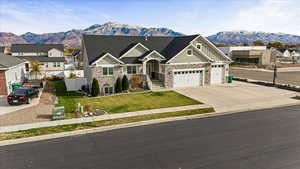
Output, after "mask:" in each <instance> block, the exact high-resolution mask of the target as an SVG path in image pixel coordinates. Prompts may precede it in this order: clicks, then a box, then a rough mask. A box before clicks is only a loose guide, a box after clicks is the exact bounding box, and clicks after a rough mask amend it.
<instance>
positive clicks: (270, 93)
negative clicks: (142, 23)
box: [175, 81, 300, 112]
mask: <svg viewBox="0 0 300 169" xmlns="http://www.w3.org/2000/svg"><path fill="white" fill-rule="evenodd" d="M175 91H177V92H179V93H181V94H183V95H185V96H188V97H191V98H193V99H196V100H199V101H201V102H204V103H205V104H208V105H211V106H213V107H214V108H215V110H216V111H217V112H226V111H244V110H255V109H262V108H271V107H277V106H284V105H292V104H300V99H299V98H298V97H296V96H297V94H299V93H297V92H292V91H288V90H282V89H277V88H274V87H265V86H261V85H254V84H249V83H244V82H237V81H234V82H233V83H232V84H223V85H217V86H202V87H196V88H181V89H175ZM299 95H300V94H299Z"/></svg>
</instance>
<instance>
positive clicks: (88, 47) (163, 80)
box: [82, 35, 231, 94]
mask: <svg viewBox="0 0 300 169" xmlns="http://www.w3.org/2000/svg"><path fill="white" fill-rule="evenodd" d="M82 55H83V67H84V71H85V72H84V75H85V77H86V78H87V80H88V82H89V83H90V84H89V85H90V86H91V82H92V79H93V78H96V79H97V80H98V82H99V87H100V91H101V94H111V93H113V92H114V85H115V82H116V80H117V78H118V77H122V76H123V75H127V77H128V79H129V81H130V82H131V79H132V77H141V78H142V79H143V81H144V82H145V84H147V86H148V87H149V88H150V89H152V88H154V87H156V85H159V86H163V87H164V88H178V87H193V86H202V85H209V84H221V83H225V82H226V78H227V76H228V69H229V63H230V62H231V60H230V59H229V58H228V57H227V56H226V55H224V54H223V53H222V52H221V51H220V50H219V49H218V48H216V46H214V45H213V44H212V43H211V42H210V41H208V40H207V39H206V38H204V37H202V36H200V35H192V36H182V37H147V36H146V37H144V36H111V35H83V41H82Z"/></svg>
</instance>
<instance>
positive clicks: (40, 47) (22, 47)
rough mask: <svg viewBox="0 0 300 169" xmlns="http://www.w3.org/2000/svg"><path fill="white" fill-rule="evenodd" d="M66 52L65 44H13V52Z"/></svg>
mask: <svg viewBox="0 0 300 169" xmlns="http://www.w3.org/2000/svg"><path fill="white" fill-rule="evenodd" d="M53 48H54V49H57V50H59V51H62V52H63V51H64V45H63V44H12V45H11V52H43V53H47V52H48V51H49V50H51V49H53Z"/></svg>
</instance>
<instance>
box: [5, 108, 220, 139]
mask: <svg viewBox="0 0 300 169" xmlns="http://www.w3.org/2000/svg"><path fill="white" fill-rule="evenodd" d="M211 112H214V109H213V108H203V109H195V110H185V111H176V112H168V113H160V114H149V115H141V116H134V117H126V118H118V119H112V120H103V121H95V122H86V123H78V124H70V125H61V126H53V127H43V128H37V129H29V130H24V131H16V132H8V133H2V134H0V141H2V140H9V139H17V138H24V137H32V136H40V135H45V134H53V133H60V132H67V131H75V130H82V129H89V128H95V127H103V126H110V125H117V124H125V123H133V122H140V121H146V120H154V119H161V118H168V117H179V116H189V115H197V114H204V113H211Z"/></svg>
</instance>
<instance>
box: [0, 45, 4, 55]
mask: <svg viewBox="0 0 300 169" xmlns="http://www.w3.org/2000/svg"><path fill="white" fill-rule="evenodd" d="M4 52H5V46H0V54H1V53H2V54H3V53H4Z"/></svg>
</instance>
